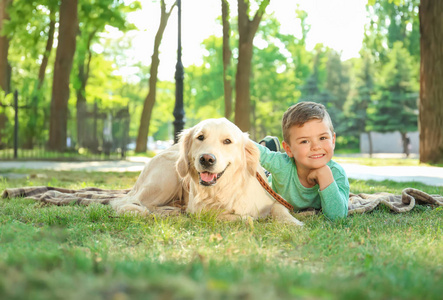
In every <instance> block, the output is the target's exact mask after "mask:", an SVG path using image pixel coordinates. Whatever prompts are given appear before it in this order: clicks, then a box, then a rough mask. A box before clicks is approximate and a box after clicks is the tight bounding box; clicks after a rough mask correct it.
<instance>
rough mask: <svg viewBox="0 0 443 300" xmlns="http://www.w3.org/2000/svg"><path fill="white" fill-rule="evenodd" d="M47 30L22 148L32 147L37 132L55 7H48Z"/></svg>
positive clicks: (51, 42) (52, 41)
mask: <svg viewBox="0 0 443 300" xmlns="http://www.w3.org/2000/svg"><path fill="white" fill-rule="evenodd" d="M49 18H50V21H49V30H48V39H47V40H46V47H45V52H44V53H43V59H42V62H41V64H40V68H39V71H38V80H37V88H36V90H35V91H34V94H33V95H32V105H31V106H32V107H31V108H30V111H29V112H30V118H29V121H28V125H27V126H28V128H27V129H28V131H27V133H26V138H25V139H24V141H23V148H24V149H33V148H34V142H35V139H36V132H37V130H38V129H37V122H38V103H39V100H40V96H41V93H40V90H41V88H42V86H43V82H44V81H45V75H46V68H47V66H48V60H49V56H50V55H51V51H52V45H53V44H54V32H55V8H54V7H50V13H49Z"/></svg>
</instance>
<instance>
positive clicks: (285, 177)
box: [257, 102, 349, 220]
mask: <svg viewBox="0 0 443 300" xmlns="http://www.w3.org/2000/svg"><path fill="white" fill-rule="evenodd" d="M282 130H283V143H282V145H283V148H284V150H285V152H286V153H281V152H273V151H270V150H269V149H268V148H267V147H265V146H263V145H260V144H257V147H258V148H259V150H260V163H261V165H262V166H263V167H264V168H265V169H266V170H268V171H269V172H271V174H272V175H271V182H272V188H273V189H274V191H276V192H277V193H279V194H280V195H281V196H282V197H283V198H285V199H286V201H288V202H289V203H291V204H292V205H293V206H294V210H296V211H299V210H303V209H306V208H315V209H320V208H321V209H322V211H323V213H324V215H325V216H326V217H327V218H329V219H331V220H335V219H338V218H343V217H346V216H347V214H348V200H349V182H348V178H347V176H346V173H345V171H344V170H343V168H342V167H341V166H340V165H339V164H337V163H336V162H334V161H332V160H331V158H332V156H333V154H334V148H335V132H334V127H333V125H332V121H331V118H330V117H329V114H328V112H327V111H326V108H325V107H324V106H323V105H322V104H319V103H314V102H299V103H297V104H295V105H293V106H291V107H290V108H289V109H288V110H287V111H286V112H285V113H284V115H283V119H282Z"/></svg>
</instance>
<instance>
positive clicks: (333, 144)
mask: <svg viewBox="0 0 443 300" xmlns="http://www.w3.org/2000/svg"><path fill="white" fill-rule="evenodd" d="M332 149H335V132H334V133H333V134H332Z"/></svg>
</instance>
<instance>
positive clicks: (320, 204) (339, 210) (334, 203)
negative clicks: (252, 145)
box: [256, 143, 349, 220]
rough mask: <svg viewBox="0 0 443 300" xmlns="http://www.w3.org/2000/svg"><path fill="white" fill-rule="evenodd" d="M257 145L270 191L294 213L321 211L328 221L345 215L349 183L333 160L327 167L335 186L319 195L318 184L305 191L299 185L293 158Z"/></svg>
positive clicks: (305, 188)
mask: <svg viewBox="0 0 443 300" xmlns="http://www.w3.org/2000/svg"><path fill="white" fill-rule="evenodd" d="M256 145H257V147H258V149H259V150H260V164H261V165H262V166H263V167H264V168H265V169H266V170H268V171H269V172H271V174H272V175H271V184H272V189H273V190H274V191H275V192H277V193H278V194H280V195H281V196H282V197H283V198H284V199H286V201H288V202H289V203H290V204H292V206H294V210H295V211H300V210H303V209H306V208H315V209H322V211H323V214H324V215H325V216H326V217H327V218H329V219H330V220H335V219H338V218H344V217H346V216H347V215H348V201H349V181H348V177H347V176H346V173H345V171H344V170H343V168H342V167H341V166H340V165H339V164H337V163H336V162H334V161H332V160H331V161H329V162H328V163H327V165H328V166H329V168H330V169H331V171H332V175H333V177H334V182H332V183H331V184H330V185H329V186H328V187H327V188H325V189H324V190H322V191H320V189H319V186H318V184H316V185H315V186H314V187H312V188H307V187H304V186H303V185H302V184H301V183H300V180H299V178H298V175H297V166H296V165H295V162H294V158H292V157H289V156H288V155H287V154H286V153H282V152H274V151H270V150H269V149H268V148H266V147H264V146H262V145H259V144H257V143H256Z"/></svg>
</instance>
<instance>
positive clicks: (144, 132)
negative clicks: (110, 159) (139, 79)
mask: <svg viewBox="0 0 443 300" xmlns="http://www.w3.org/2000/svg"><path fill="white" fill-rule="evenodd" d="M175 5H176V3H174V4H173V5H172V7H171V9H170V10H169V12H166V4H165V1H164V0H162V1H161V17H160V26H159V27H158V30H157V33H156V35H155V42H154V53H153V54H152V59H151V69H150V71H149V73H150V77H149V92H148V95H147V96H146V99H145V103H144V105H143V111H142V115H141V119H140V127H139V129H138V135H137V142H136V145H135V152H146V148H147V147H146V145H147V142H148V135H149V124H150V123H151V115H152V109H153V108H154V104H155V99H156V94H157V75H158V66H159V64H160V59H159V48H160V43H161V40H162V38H163V33H164V31H165V28H166V25H167V24H168V19H169V16H170V15H171V12H172V10H173V8H174V6H175Z"/></svg>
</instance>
